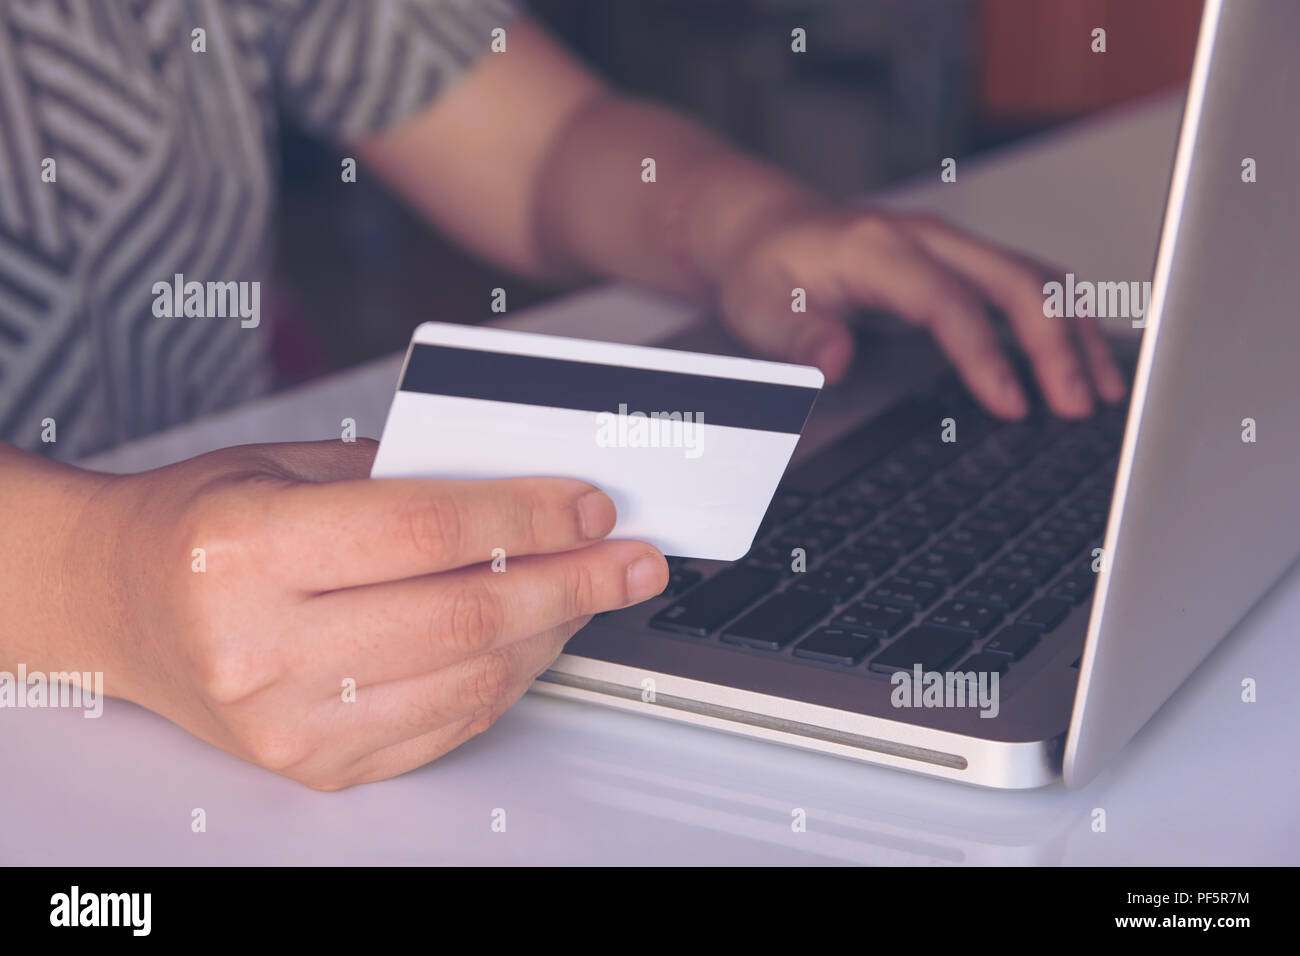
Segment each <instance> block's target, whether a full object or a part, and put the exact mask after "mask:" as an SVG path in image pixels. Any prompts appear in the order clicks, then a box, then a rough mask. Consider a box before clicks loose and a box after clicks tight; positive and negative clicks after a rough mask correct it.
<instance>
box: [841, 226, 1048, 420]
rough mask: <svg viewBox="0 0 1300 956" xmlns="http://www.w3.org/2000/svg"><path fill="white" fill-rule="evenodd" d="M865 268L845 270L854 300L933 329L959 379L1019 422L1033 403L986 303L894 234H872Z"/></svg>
mask: <svg viewBox="0 0 1300 956" xmlns="http://www.w3.org/2000/svg"><path fill="white" fill-rule="evenodd" d="M867 240H868V242H867V244H865V245H863V246H862V247H861V248H862V252H861V254H860V257H859V258H860V261H861V265H860V267H858V268H849V269H846V270H845V274H844V277H843V280H842V281H844V283H845V284H846V286H847V287H848V290H849V292H850V294H851V295H852V296H853V297H854V299H855V300H856V301H858V302H860V303H862V304H864V305H874V306H882V307H884V308H887V309H889V310H891V311H893V312H895V313H896V314H897V315H898V316H899V317H900V318H902V319H904V320H906V321H908V322H910V323H912V324H914V325H918V326H921V327H923V328H925V329H928V330H929V332H930V334H931V335H933V336H934V338H935V341H936V342H938V344H939V346H940V348H942V349H943V350H944V352H945V353H946V354H947V355H948V357H949V358H950V359H951V360H952V362H953V364H954V365H955V366H956V368H957V372H958V374H959V375H960V376H961V378H962V380H963V381H964V382H965V383H966V387H967V388H969V389H970V390H971V392H972V394H974V395H975V397H976V398H977V399H979V400H980V401H981V402H982V403H983V404H984V405H985V406H986V407H987V408H989V409H990V410H992V411H993V412H994V413H995V414H997V415H1001V416H1003V417H1006V418H1019V417H1021V416H1023V415H1025V414H1026V413H1027V412H1028V411H1029V403H1028V400H1027V399H1026V398H1025V395H1024V392H1023V391H1022V390H1021V388H1020V385H1019V384H1018V383H1017V381H1016V377H1015V373H1014V372H1013V371H1012V369H1011V364H1010V363H1009V362H1008V361H1007V358H1006V356H1005V355H1003V353H1002V349H1001V347H1000V346H999V344H998V339H997V334H996V333H995V331H994V329H993V324H992V322H991V321H990V320H989V317H988V315H987V313H986V312H985V309H984V306H983V303H982V302H980V300H979V299H978V298H977V297H976V295H975V294H974V292H972V290H971V289H970V288H969V287H968V286H967V285H966V283H965V282H964V281H963V280H962V279H961V278H960V277H959V276H956V275H954V274H953V273H952V272H951V270H949V269H948V268H947V267H946V266H944V265H943V264H941V263H939V262H937V261H936V260H934V259H933V258H931V257H930V255H929V254H928V253H927V252H926V251H925V250H924V249H923V248H922V247H920V246H919V245H916V244H914V243H911V242H909V241H906V240H905V239H904V240H901V241H900V239H899V238H898V237H897V236H896V235H894V234H884V233H881V232H879V231H877V232H876V233H875V234H868V236H867Z"/></svg>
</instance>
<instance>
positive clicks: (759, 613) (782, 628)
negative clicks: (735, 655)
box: [722, 590, 832, 651]
mask: <svg viewBox="0 0 1300 956" xmlns="http://www.w3.org/2000/svg"><path fill="white" fill-rule="evenodd" d="M831 606H832V602H831V601H830V600H829V599H828V598H826V597H825V596H824V595H820V594H814V593H812V592H809V591H800V590H790V591H782V592H781V593H780V594H774V595H772V596H771V597H770V598H768V599H767V600H766V601H764V602H763V603H762V604H760V605H758V606H757V607H755V608H754V609H753V610H752V611H750V612H749V613H748V614H746V615H745V616H744V617H742V618H741V619H740V620H739V621H737V622H736V623H734V624H732V625H731V626H730V627H728V628H727V629H726V631H724V632H723V635H722V639H723V640H724V641H729V642H730V643H732V644H743V645H745V646H746V647H756V648H760V649H762V650H765V651H779V650H780V649H781V648H783V647H785V646H786V645H787V644H789V643H790V642H791V641H793V640H794V639H795V638H796V637H798V636H799V635H800V634H802V633H803V632H804V631H806V630H808V628H810V627H812V626H813V625H814V624H816V623H817V621H818V620H820V619H821V618H823V617H825V616H826V615H827V614H829V613H830V610H831Z"/></svg>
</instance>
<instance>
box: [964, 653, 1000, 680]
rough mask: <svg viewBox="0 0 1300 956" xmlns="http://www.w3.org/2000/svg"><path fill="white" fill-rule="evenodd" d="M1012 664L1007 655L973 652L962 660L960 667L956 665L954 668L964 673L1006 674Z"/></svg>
mask: <svg viewBox="0 0 1300 956" xmlns="http://www.w3.org/2000/svg"><path fill="white" fill-rule="evenodd" d="M1010 666H1011V662H1010V661H1008V660H1007V659H1006V658H1005V657H1001V656H999V655H997V654H972V655H971V656H970V657H968V658H966V659H965V660H964V661H962V662H961V666H960V667H954V668H953V670H955V671H961V672H962V673H970V672H974V673H975V674H998V675H999V676H1000V675H1002V674H1005V673H1006V672H1007V669H1008V668H1009V667H1010Z"/></svg>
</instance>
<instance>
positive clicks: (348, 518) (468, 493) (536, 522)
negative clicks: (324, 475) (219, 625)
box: [262, 478, 615, 592]
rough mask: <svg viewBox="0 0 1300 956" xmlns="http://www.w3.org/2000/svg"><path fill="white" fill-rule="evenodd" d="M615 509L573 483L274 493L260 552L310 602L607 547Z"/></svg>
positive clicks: (369, 484) (414, 483)
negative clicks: (492, 564)
mask: <svg viewBox="0 0 1300 956" xmlns="http://www.w3.org/2000/svg"><path fill="white" fill-rule="evenodd" d="M614 520H615V511H614V503H613V502H612V501H610V499H609V497H608V496H607V495H605V494H604V492H602V491H599V490H598V489H596V488H594V487H592V486H591V485H589V484H587V483H586V482H582V481H576V480H574V479H569V478H510V479H502V480H494V481H443V480H435V479H419V478H386V479H378V480H375V479H362V480H353V481H336V482H330V483H327V484H298V485H292V486H290V487H287V488H283V489H277V491H276V493H275V494H274V495H273V496H272V497H271V500H269V501H268V502H267V506H266V514H265V516H264V520H263V522H262V527H263V528H264V529H265V531H266V534H265V536H264V540H265V543H266V548H267V549H268V551H269V552H270V553H271V554H272V556H273V560H269V561H268V562H267V566H268V567H269V568H273V569H279V570H280V572H281V573H283V574H284V575H286V576H287V578H288V580H289V581H290V582H291V583H292V584H293V585H295V586H297V587H299V588H301V589H303V590H306V591H310V592H319V591H328V590H333V589H336V588H349V587H357V586H359V585H365V584H374V583H377V582H380V581H395V580H401V579H402V578H409V577H415V576H417V575H422V574H432V573H435V572H438V571H445V570H448V569H451V568H459V567H464V566H466V565H471V564H477V563H479V562H483V561H488V560H491V558H492V556H493V551H494V550H495V549H497V548H500V549H502V550H503V551H504V553H505V554H506V555H509V556H514V555H524V554H548V553H553V552H556V551H564V550H568V549H570V548H577V547H581V546H583V545H586V544H590V543H591V542H592V541H595V540H598V539H600V538H603V537H604V536H605V535H607V534H609V532H610V531H611V530H612V529H613V527H614Z"/></svg>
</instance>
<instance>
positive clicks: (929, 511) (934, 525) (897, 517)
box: [890, 499, 957, 534]
mask: <svg viewBox="0 0 1300 956" xmlns="http://www.w3.org/2000/svg"><path fill="white" fill-rule="evenodd" d="M956 516H957V512H956V510H955V509H954V508H951V507H948V506H946V505H941V504H939V503H938V502H935V501H927V500H925V499H916V500H913V501H907V502H904V503H903V504H902V505H901V506H900V507H899V508H897V509H896V510H894V511H893V512H892V513H891V514H890V518H891V519H892V520H894V521H896V522H897V523H899V524H901V525H905V526H908V527H912V528H920V529H921V530H922V531H926V532H929V533H930V534H933V533H934V532H936V531H938V530H939V529H941V528H944V527H946V526H947V525H949V524H951V523H952V519H953V518H955V517H956Z"/></svg>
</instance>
